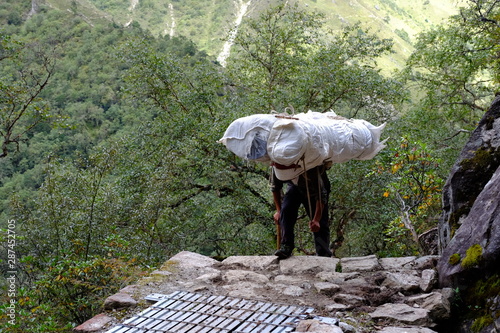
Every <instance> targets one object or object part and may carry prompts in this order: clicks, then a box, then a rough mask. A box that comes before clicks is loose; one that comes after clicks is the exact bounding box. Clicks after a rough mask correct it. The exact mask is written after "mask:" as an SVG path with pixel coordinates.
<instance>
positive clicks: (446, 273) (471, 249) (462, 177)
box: [438, 97, 500, 333]
mask: <svg viewBox="0 0 500 333" xmlns="http://www.w3.org/2000/svg"><path fill="white" fill-rule="evenodd" d="M439 236H440V239H439V240H440V242H439V243H440V246H441V248H440V250H441V257H440V259H439V263H438V272H439V281H440V285H441V286H442V287H450V288H453V289H455V290H458V296H459V300H460V302H457V306H456V308H455V309H454V311H453V318H452V321H451V323H456V324H457V325H456V327H455V328H454V330H453V332H488V333H489V332H500V97H497V98H495V100H494V101H493V103H492V105H491V107H490V109H489V110H488V111H487V112H486V114H485V115H484V117H483V118H482V119H481V121H480V123H479V125H478V128H477V129H476V130H475V131H474V133H473V134H472V136H471V138H470V140H469V142H467V144H466V145H465V148H464V149H463V151H462V153H461V155H460V157H459V158H458V160H457V162H456V163H455V165H454V167H453V169H452V172H451V175H450V177H449V179H448V181H447V183H446V186H445V188H444V192H443V215H442V218H441V220H440V225H439ZM451 323H450V324H451Z"/></svg>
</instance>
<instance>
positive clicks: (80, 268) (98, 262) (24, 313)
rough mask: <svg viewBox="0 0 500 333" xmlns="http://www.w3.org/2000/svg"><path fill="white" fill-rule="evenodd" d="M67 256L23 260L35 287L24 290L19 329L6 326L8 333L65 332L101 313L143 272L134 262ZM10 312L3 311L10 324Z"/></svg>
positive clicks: (20, 297) (21, 290)
mask: <svg viewBox="0 0 500 333" xmlns="http://www.w3.org/2000/svg"><path fill="white" fill-rule="evenodd" d="M77 258H78V256H75V255H74V254H72V253H69V252H68V253H67V254H65V255H64V256H63V257H60V258H51V259H50V260H49V261H48V262H43V263H42V262H40V260H39V259H38V258H36V257H34V256H25V257H24V259H23V266H24V272H25V273H26V274H27V275H31V274H35V273H37V272H39V271H40V268H43V274H42V275H38V276H37V280H36V283H35V285H34V286H31V287H21V288H19V290H18V294H17V302H16V306H17V309H16V315H17V316H18V318H17V319H18V320H16V324H15V325H9V324H6V326H5V329H6V331H7V332H65V331H68V330H70V329H71V328H72V327H73V326H74V323H81V322H83V321H85V320H87V319H90V318H91V317H93V316H94V315H95V314H96V312H98V311H99V309H100V307H101V304H100V302H101V301H102V299H104V298H105V297H107V296H109V295H110V294H113V293H115V292H116V291H117V290H118V289H119V288H121V287H123V285H125V284H127V283H129V282H130V277H133V278H137V277H138V276H141V274H142V272H141V271H139V270H138V269H137V266H136V264H134V263H133V262H124V261H122V260H119V259H109V258H100V257H95V258H92V259H89V260H78V259H77ZM6 310H7V309H6V308H2V309H0V321H5V322H7V321H8V317H7V316H6V315H7V311H6Z"/></svg>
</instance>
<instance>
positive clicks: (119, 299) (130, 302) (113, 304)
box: [104, 293, 137, 310]
mask: <svg viewBox="0 0 500 333" xmlns="http://www.w3.org/2000/svg"><path fill="white" fill-rule="evenodd" d="M136 305H137V301H136V300H135V299H133V298H132V297H131V296H130V295H129V294H126V293H117V294H114V295H111V296H109V297H108V298H106V300H104V309H106V310H113V309H124V308H131V307H134V306H136Z"/></svg>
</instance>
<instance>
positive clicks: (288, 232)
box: [279, 184, 332, 257]
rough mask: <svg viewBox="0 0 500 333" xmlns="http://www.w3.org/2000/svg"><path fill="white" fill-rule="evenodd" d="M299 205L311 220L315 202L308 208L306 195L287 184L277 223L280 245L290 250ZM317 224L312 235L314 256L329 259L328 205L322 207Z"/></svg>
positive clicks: (293, 242) (292, 246) (292, 244)
mask: <svg viewBox="0 0 500 333" xmlns="http://www.w3.org/2000/svg"><path fill="white" fill-rule="evenodd" d="M327 202H328V201H327ZM301 204H302V205H304V207H305V209H306V212H307V215H308V216H309V218H310V219H312V217H313V216H314V212H315V211H316V202H312V201H311V207H309V202H308V200H307V195H306V194H305V193H302V192H301V191H300V189H299V187H298V186H295V185H291V184H289V185H288V188H287V190H286V193H285V195H284V196H283V200H282V202H281V213H280V221H279V223H280V227H281V245H286V246H289V247H290V248H292V249H293V248H295V234H294V229H295V223H296V222H297V217H298V214H299V207H300V205H301ZM309 208H310V209H309ZM319 224H320V229H319V231H318V232H314V233H313V235H314V244H315V247H316V254H317V255H318V256H322V257H331V256H332V252H331V251H330V248H329V247H330V226H329V224H328V204H325V205H324V207H323V212H322V214H321V220H320V221H319Z"/></svg>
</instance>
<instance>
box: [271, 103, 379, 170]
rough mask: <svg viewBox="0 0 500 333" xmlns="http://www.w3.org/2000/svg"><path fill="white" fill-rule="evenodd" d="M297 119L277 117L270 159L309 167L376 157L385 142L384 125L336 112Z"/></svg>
mask: <svg viewBox="0 0 500 333" xmlns="http://www.w3.org/2000/svg"><path fill="white" fill-rule="evenodd" d="M294 118H296V119H278V120H277V121H276V122H275V123H274V125H273V128H272V130H271V132H270V135H269V138H268V142H267V152H268V155H269V157H270V158H271V160H273V161H275V162H277V163H279V164H282V165H292V164H299V161H300V160H301V159H302V157H303V158H304V160H303V161H302V162H300V165H302V163H304V162H305V165H306V169H307V170H309V169H311V168H313V167H316V166H318V165H321V164H323V163H328V162H331V163H343V162H347V161H349V160H353V159H354V160H368V159H371V158H373V157H374V156H375V155H376V154H377V153H378V152H379V151H380V150H382V149H383V148H384V147H385V145H384V142H380V135H381V132H382V130H383V128H384V127H385V124H384V125H381V126H379V127H376V126H374V125H372V124H370V123H369V122H367V121H365V120H360V119H339V117H338V116H336V115H335V113H333V112H329V113H319V112H311V111H309V112H308V113H301V114H298V115H295V116H294Z"/></svg>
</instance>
